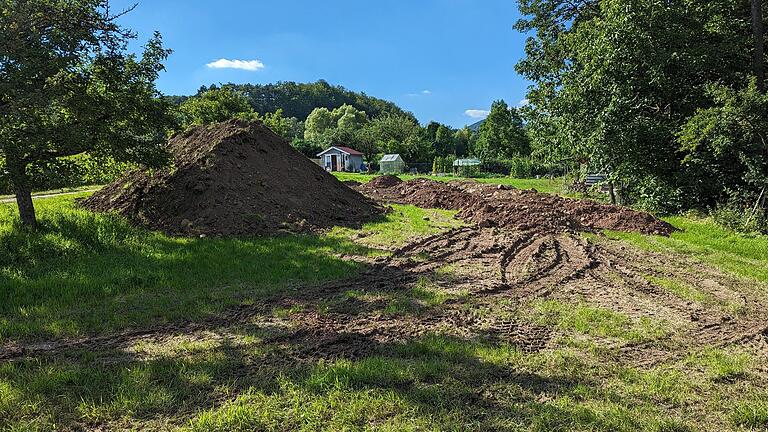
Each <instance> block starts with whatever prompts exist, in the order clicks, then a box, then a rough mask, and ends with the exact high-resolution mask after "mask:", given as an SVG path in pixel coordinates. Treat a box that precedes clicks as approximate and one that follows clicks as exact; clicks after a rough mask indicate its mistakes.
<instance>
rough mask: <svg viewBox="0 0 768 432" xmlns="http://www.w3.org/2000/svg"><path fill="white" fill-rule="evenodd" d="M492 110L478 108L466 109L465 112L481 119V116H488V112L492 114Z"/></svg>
mask: <svg viewBox="0 0 768 432" xmlns="http://www.w3.org/2000/svg"><path fill="white" fill-rule="evenodd" d="M490 113H491V112H490V111H486V110H477V109H468V110H466V111H464V114H466V115H468V116H469V117H472V118H475V119H480V118H486V117H488V114H490Z"/></svg>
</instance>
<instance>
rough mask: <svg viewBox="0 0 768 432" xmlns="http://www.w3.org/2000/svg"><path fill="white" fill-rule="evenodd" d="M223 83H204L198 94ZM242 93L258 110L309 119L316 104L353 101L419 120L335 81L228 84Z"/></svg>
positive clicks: (373, 111)
mask: <svg viewBox="0 0 768 432" xmlns="http://www.w3.org/2000/svg"><path fill="white" fill-rule="evenodd" d="M218 87H220V86H217V85H215V84H214V85H211V86H202V87H200V89H199V90H198V92H197V95H196V96H199V95H201V94H202V93H205V92H206V91H208V90H211V89H215V88H218ZM223 87H229V88H231V89H233V90H236V91H237V92H239V93H242V94H244V95H245V96H246V97H247V98H248V101H249V102H250V104H251V106H252V107H253V110H254V111H255V112H258V113H271V112H275V111H277V110H278V109H282V110H283V116H285V117H289V118H290V117H295V118H297V119H299V120H304V119H306V118H307V117H308V116H309V114H310V113H311V112H312V110H314V109H315V108H328V109H329V110H333V109H336V108H339V107H341V106H342V105H345V104H346V105H351V106H353V107H355V108H357V109H358V110H361V111H365V112H366V114H368V117H370V118H375V117H379V116H381V115H382V114H392V115H398V116H408V117H411V118H412V119H413V120H414V121H416V117H415V116H414V115H413V114H412V113H410V112H406V111H405V110H403V109H402V108H400V107H399V106H397V105H395V104H394V103H393V102H390V101H386V100H384V99H379V98H375V97H373V96H368V95H367V94H365V93H364V92H360V93H358V92H354V91H351V90H347V89H346V88H344V87H342V86H337V85H331V84H329V83H328V82H327V81H325V80H319V81H317V82H314V83H296V82H292V81H284V82H277V83H274V84H231V83H230V84H224V85H223ZM168 99H169V100H171V101H173V102H174V103H177V104H180V103H181V102H183V101H184V100H186V99H187V97H186V96H170V97H169V98H168Z"/></svg>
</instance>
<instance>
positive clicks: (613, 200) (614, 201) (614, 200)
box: [608, 182, 616, 205]
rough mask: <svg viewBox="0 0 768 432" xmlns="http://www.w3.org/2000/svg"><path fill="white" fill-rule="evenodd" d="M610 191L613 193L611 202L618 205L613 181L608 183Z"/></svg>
mask: <svg viewBox="0 0 768 432" xmlns="http://www.w3.org/2000/svg"><path fill="white" fill-rule="evenodd" d="M608 187H609V189H608V193H609V194H610V195H611V204H613V205H616V189H614V188H613V182H610V183H608Z"/></svg>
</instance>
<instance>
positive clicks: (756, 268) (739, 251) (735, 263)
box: [607, 216, 768, 282]
mask: <svg viewBox="0 0 768 432" xmlns="http://www.w3.org/2000/svg"><path fill="white" fill-rule="evenodd" d="M666 220H667V222H669V223H671V224H672V225H674V226H675V227H677V228H678V229H680V231H678V232H675V233H673V234H672V236H671V237H659V236H644V235H641V234H632V233H620V232H610V233H607V235H608V236H609V237H611V238H616V239H621V240H625V241H627V242H630V243H631V244H633V245H635V246H637V247H639V248H642V249H646V250H652V251H657V252H676V253H680V254H683V255H688V256H691V257H694V258H696V259H698V260H701V261H703V262H706V263H708V264H711V265H713V266H715V267H718V268H720V269H723V270H725V271H728V272H731V273H734V274H737V275H739V276H742V277H746V278H751V279H754V280H757V281H760V282H768V236H747V235H742V234H738V233H735V232H733V231H731V230H729V229H726V228H722V227H720V226H718V225H717V224H715V223H714V222H712V221H710V220H707V219H695V218H688V217H682V216H677V217H669V218H666Z"/></svg>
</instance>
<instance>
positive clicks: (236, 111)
mask: <svg viewBox="0 0 768 432" xmlns="http://www.w3.org/2000/svg"><path fill="white" fill-rule="evenodd" d="M179 113H180V116H181V121H180V123H181V125H182V129H186V128H188V127H191V126H200V125H205V124H211V123H219V122H223V121H226V120H230V119H233V118H243V119H251V118H253V116H254V115H255V114H256V113H255V112H254V111H253V108H251V105H250V104H249V103H248V98H246V97H245V96H244V95H243V94H242V93H239V92H237V91H236V90H234V89H232V88H229V87H222V88H216V89H211V90H208V91H206V92H204V93H202V94H200V95H198V96H195V97H191V98H189V99H187V100H186V101H185V102H184V103H182V104H181V105H180V106H179Z"/></svg>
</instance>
